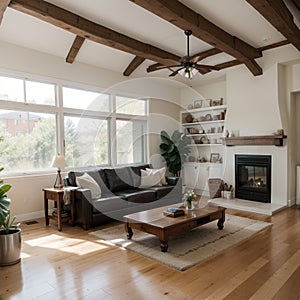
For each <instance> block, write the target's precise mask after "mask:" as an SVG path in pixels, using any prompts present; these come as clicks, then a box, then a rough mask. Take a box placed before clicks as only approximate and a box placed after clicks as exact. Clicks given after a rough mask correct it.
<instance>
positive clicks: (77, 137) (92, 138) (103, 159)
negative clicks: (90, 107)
mask: <svg viewBox="0 0 300 300" xmlns="http://www.w3.org/2000/svg"><path fill="white" fill-rule="evenodd" d="M64 120H65V153H66V161H67V163H68V165H70V166H74V167H80V166H91V165H105V164H108V163H109V149H108V145H109V144H108V125H107V121H106V120H101V119H96V118H87V117H70V116H65V118H64Z"/></svg>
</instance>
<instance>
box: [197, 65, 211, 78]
mask: <svg viewBox="0 0 300 300" xmlns="http://www.w3.org/2000/svg"><path fill="white" fill-rule="evenodd" d="M194 68H195V69H197V70H198V71H199V73H200V74H202V75H205V74H207V73H209V72H211V69H209V68H202V67H201V66H198V65H197V64H196V65H195V66H194Z"/></svg>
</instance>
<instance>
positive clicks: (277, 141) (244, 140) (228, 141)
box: [225, 135, 287, 146]
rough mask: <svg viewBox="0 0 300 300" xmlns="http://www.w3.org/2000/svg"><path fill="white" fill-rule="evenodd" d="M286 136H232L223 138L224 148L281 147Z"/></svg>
mask: <svg viewBox="0 0 300 300" xmlns="http://www.w3.org/2000/svg"><path fill="white" fill-rule="evenodd" d="M286 138H287V136H286V135H260V136H234V137H228V138H225V145H226V146H244V145H253V146H258V145H274V146H283V140H284V139H286Z"/></svg>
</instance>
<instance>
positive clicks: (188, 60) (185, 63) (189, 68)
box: [148, 30, 220, 79]
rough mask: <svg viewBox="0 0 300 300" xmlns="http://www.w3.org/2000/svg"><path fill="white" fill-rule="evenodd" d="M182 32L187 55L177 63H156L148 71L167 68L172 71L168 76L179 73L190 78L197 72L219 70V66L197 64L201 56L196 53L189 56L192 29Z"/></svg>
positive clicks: (203, 72)
mask: <svg viewBox="0 0 300 300" xmlns="http://www.w3.org/2000/svg"><path fill="white" fill-rule="evenodd" d="M184 34H185V35H186V37H187V55H186V56H184V57H182V58H181V59H180V60H179V63H178V64H177V65H172V66H164V65H161V64H157V65H156V66H155V67H154V68H152V69H151V70H150V69H148V72H152V71H158V70H162V69H169V70H171V71H172V73H171V74H170V75H169V77H174V76H176V75H177V74H178V73H179V74H180V75H182V76H184V77H186V78H189V79H191V78H192V77H193V76H194V75H196V74H197V72H200V73H202V74H205V73H207V72H210V71H212V70H214V71H219V70H220V68H218V67H216V66H212V65H203V64H198V61H199V60H201V57H199V56H198V55H194V56H190V36H191V35H192V30H185V31H184ZM176 67H177V68H178V69H177V70H175V71H174V70H173V68H176Z"/></svg>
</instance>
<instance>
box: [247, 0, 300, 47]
mask: <svg viewBox="0 0 300 300" xmlns="http://www.w3.org/2000/svg"><path fill="white" fill-rule="evenodd" d="M246 1H247V2H248V3H249V4H250V5H251V6H253V7H254V8H255V9H256V10H257V11H258V12H259V13H260V14H261V15H262V16H263V17H264V18H265V19H266V20H267V21H269V23H271V24H272V25H273V26H274V27H275V28H276V29H277V30H278V31H279V32H280V33H281V34H282V35H283V36H285V37H286V38H287V39H288V40H289V41H290V42H291V43H292V44H293V45H294V46H295V47H296V48H297V49H298V50H299V51H300V30H299V28H298V27H297V25H296V24H295V23H294V19H293V15H292V14H291V12H290V11H289V9H288V8H287V6H286V5H285V3H284V2H283V1H282V0H246Z"/></svg>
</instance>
